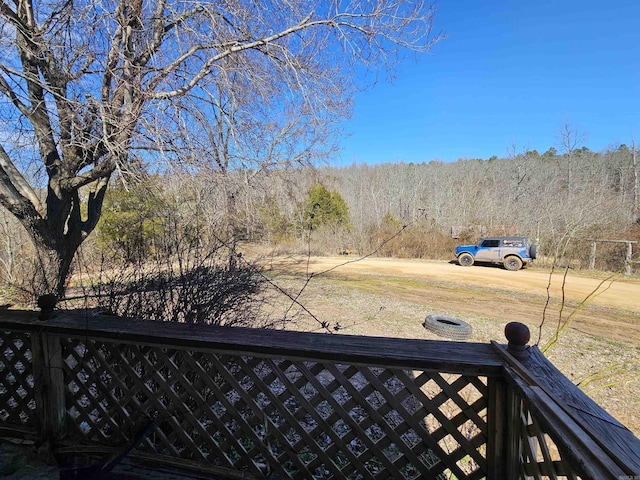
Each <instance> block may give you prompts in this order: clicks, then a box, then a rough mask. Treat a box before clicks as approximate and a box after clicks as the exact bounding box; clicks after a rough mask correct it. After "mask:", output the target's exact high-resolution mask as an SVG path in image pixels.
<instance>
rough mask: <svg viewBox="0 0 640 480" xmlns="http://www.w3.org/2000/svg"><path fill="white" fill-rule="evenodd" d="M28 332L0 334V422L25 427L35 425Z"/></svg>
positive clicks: (32, 427) (29, 337)
mask: <svg viewBox="0 0 640 480" xmlns="http://www.w3.org/2000/svg"><path fill="white" fill-rule="evenodd" d="M33 389H34V381H33V364H32V353H31V336H30V335H29V334H28V333H23V332H3V333H2V336H0V425H2V426H3V427H19V428H27V429H29V430H32V429H35V425H36V402H35V398H34V390H33Z"/></svg>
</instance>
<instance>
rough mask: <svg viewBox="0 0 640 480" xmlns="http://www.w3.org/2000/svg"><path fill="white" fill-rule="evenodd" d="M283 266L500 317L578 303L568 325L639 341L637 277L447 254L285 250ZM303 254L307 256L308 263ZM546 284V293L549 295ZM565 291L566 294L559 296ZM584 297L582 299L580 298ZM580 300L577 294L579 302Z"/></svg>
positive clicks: (553, 312)
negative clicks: (439, 257)
mask: <svg viewBox="0 0 640 480" xmlns="http://www.w3.org/2000/svg"><path fill="white" fill-rule="evenodd" d="M282 262H283V263H282V264H283V265H286V267H287V268H288V269H295V270H297V271H306V269H307V265H308V271H309V272H310V273H314V274H315V275H317V274H319V273H322V272H326V273H325V275H327V276H330V277H333V278H342V279H343V280H345V281H349V282H350V286H352V287H353V288H361V289H362V290H364V291H367V292H370V293H371V292H374V291H378V292H380V291H384V292H385V293H386V294H388V295H390V296H394V297H397V298H401V299H403V300H409V301H413V302H417V303H425V304H426V303H428V304H429V305H440V306H441V308H443V309H448V310H454V311H456V312H457V313H459V314H462V315H464V314H468V315H473V316H481V317H486V318H495V319H501V320H519V321H524V322H528V323H532V322H533V323H534V324H536V325H537V324H539V323H540V321H541V319H542V316H543V312H544V310H545V305H547V307H546V313H544V315H545V316H546V318H547V319H548V320H547V321H548V323H550V324H551V323H553V324H555V323H557V322H558V319H559V318H560V314H562V318H563V319H566V318H568V316H569V315H570V314H571V312H573V311H574V310H575V309H576V308H578V310H579V311H578V312H577V313H576V314H575V316H574V321H573V322H572V328H574V329H577V330H579V331H582V332H584V333H588V334H591V335H594V336H599V337H604V338H608V339H611V340H616V341H625V342H629V341H630V342H633V343H635V344H636V345H640V280H639V279H638V278H629V277H624V276H622V275H618V276H616V277H615V278H613V279H611V280H606V279H605V277H604V276H602V278H596V277H595V276H586V274H582V273H578V274H575V273H572V272H569V274H568V275H567V276H566V279H563V277H564V275H565V272H564V271H561V270H556V272H555V273H553V274H551V273H550V271H549V270H539V269H533V268H530V269H524V270H520V271H517V272H511V271H507V270H504V269H503V268H501V267H493V266H477V265H474V266H472V267H461V266H459V265H456V264H453V263H448V262H437V261H425V260H404V259H380V258H367V259H364V260H358V261H355V259H353V258H346V257H311V258H309V259H308V258H300V257H298V258H289V259H287V260H283V261H282ZM307 262H308V263H307ZM547 289H548V292H549V294H548V295H547ZM563 299H564V300H563ZM585 300H586V301H585ZM581 302H583V303H582V304H581Z"/></svg>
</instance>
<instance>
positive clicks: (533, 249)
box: [529, 245, 538, 260]
mask: <svg viewBox="0 0 640 480" xmlns="http://www.w3.org/2000/svg"><path fill="white" fill-rule="evenodd" d="M529 255H530V256H531V258H533V259H534V260H535V259H536V258H538V245H531V246H530V247H529Z"/></svg>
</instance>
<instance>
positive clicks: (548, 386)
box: [494, 344, 640, 475]
mask: <svg viewBox="0 0 640 480" xmlns="http://www.w3.org/2000/svg"><path fill="white" fill-rule="evenodd" d="M494 345H496V348H497V349H498V350H500V351H502V352H503V353H504V354H505V359H506V360H507V361H508V362H509V364H510V366H511V368H512V369H513V372H514V373H513V374H512V375H515V376H516V378H517V377H521V378H523V379H525V380H526V381H527V382H528V383H529V385H532V386H537V387H540V388H541V389H542V390H543V391H544V392H545V394H546V395H547V396H548V397H549V398H552V399H553V401H554V403H555V404H556V406H555V410H556V411H557V412H556V415H565V414H566V416H567V418H571V419H572V420H573V421H574V422H576V423H577V424H579V425H580V427H581V428H582V429H583V430H584V431H585V432H586V433H587V434H588V435H589V437H590V439H591V440H592V441H593V442H595V443H596V444H597V445H598V446H599V448H601V449H602V450H603V451H604V452H606V453H607V455H608V456H610V457H611V458H612V459H614V460H615V461H616V463H617V465H618V466H619V467H620V468H622V469H623V472H624V473H626V474H629V475H640V439H638V438H637V437H636V436H635V435H634V434H633V433H632V432H631V431H630V430H629V429H628V428H626V427H625V426H624V425H622V424H621V423H620V422H619V421H618V420H616V419H615V418H614V417H613V416H612V415H611V414H609V413H608V412H607V411H606V410H604V409H603V408H602V407H601V406H600V405H598V404H597V403H596V402H595V401H593V400H592V399H591V398H590V397H589V396H588V395H587V394H586V393H584V392H583V391H582V390H580V389H579V388H578V387H576V386H575V385H574V384H573V383H572V382H571V381H570V380H569V379H568V378H567V377H565V376H564V375H563V374H562V373H561V372H560V371H559V370H558V369H557V368H556V367H555V366H554V365H553V364H552V363H551V362H549V360H547V358H546V357H545V356H544V354H543V353H542V352H541V351H540V350H539V349H538V348H537V347H535V346H534V347H530V348H529V356H528V358H525V359H521V360H520V361H518V360H515V359H513V358H512V357H510V355H508V354H507V353H506V349H505V348H504V347H501V346H498V345H497V344H494ZM548 408H550V407H548Z"/></svg>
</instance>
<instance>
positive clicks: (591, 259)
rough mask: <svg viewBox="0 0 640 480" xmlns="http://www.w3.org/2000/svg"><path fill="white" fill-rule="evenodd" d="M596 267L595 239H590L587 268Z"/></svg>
mask: <svg viewBox="0 0 640 480" xmlns="http://www.w3.org/2000/svg"><path fill="white" fill-rule="evenodd" d="M594 268H596V241H595V240H591V254H590V255H589V270H593V269H594Z"/></svg>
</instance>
